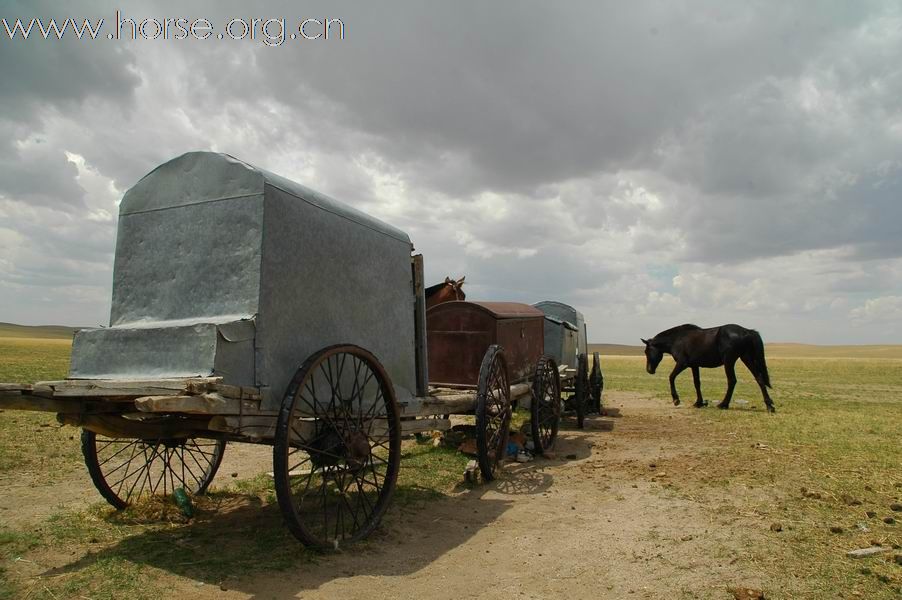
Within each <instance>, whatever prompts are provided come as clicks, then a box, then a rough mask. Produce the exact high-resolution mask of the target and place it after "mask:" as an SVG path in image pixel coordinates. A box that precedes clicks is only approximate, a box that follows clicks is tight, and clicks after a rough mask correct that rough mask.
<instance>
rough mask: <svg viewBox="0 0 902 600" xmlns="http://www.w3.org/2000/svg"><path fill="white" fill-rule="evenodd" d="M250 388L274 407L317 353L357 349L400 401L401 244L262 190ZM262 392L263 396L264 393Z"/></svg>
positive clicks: (405, 291)
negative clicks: (376, 364) (379, 369)
mask: <svg viewBox="0 0 902 600" xmlns="http://www.w3.org/2000/svg"><path fill="white" fill-rule="evenodd" d="M265 195H266V201H265V202H266V207H265V221H264V245H263V262H262V277H261V282H260V317H259V320H258V323H257V326H258V334H257V351H258V354H257V357H258V358H257V361H258V368H257V376H258V384H259V385H261V386H264V387H265V388H266V390H265V393H264V401H265V402H266V403H267V404H268V405H270V406H271V407H274V406H275V405H276V404H277V403H279V402H281V397H282V394H283V393H284V391H285V389H286V388H287V386H288V383H289V381H290V380H291V377H292V376H293V375H294V373H295V370H296V369H297V367H298V366H299V365H300V364H301V363H302V362H303V361H304V360H305V359H306V358H307V357H308V356H309V355H311V354H312V353H314V352H316V351H317V350H319V349H321V348H323V347H326V346H331V345H333V344H339V343H350V344H356V345H358V346H361V347H363V348H366V349H367V350H369V351H370V352H372V353H373V354H375V355H376V357H377V358H378V359H379V360H380V362H381V363H382V364H383V366H384V367H385V369H386V370H387V371H388V373H389V375H390V376H391V378H392V383H393V384H394V385H395V389H396V392H397V393H398V395H399V396H400V397H402V398H409V397H412V396H413V391H414V390H415V389H416V351H415V345H414V340H415V332H414V303H415V297H414V290H413V275H412V271H411V251H412V246H411V244H410V241H409V240H408V239H406V236H404V237H403V238H402V239H399V238H398V236H397V235H396V234H395V232H394V231H385V230H381V229H379V228H376V227H368V226H361V223H359V222H357V221H356V220H352V219H349V218H347V215H344V214H339V213H338V212H336V211H334V210H326V209H324V208H322V207H321V206H320V205H319V204H312V203H308V202H306V201H304V199H303V198H299V197H297V196H294V195H292V194H290V193H288V192H287V191H285V190H283V189H280V188H276V187H272V186H267V188H266V194H265ZM261 362H262V365H261ZM267 390H268V392H267Z"/></svg>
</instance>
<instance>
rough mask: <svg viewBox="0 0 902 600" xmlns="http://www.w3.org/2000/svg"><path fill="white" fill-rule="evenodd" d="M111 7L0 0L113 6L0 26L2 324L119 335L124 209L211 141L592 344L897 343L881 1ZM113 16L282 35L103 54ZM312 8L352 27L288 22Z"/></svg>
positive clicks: (901, 244)
mask: <svg viewBox="0 0 902 600" xmlns="http://www.w3.org/2000/svg"><path fill="white" fill-rule="evenodd" d="M125 4H126V3H124V2H123V3H122V4H115V3H106V2H93V3H92V2H67V3H64V4H61V3H59V2H34V1H32V0H28V1H26V0H12V1H10V0H3V1H2V2H0V17H3V18H6V19H7V21H8V22H9V23H12V22H14V20H15V18H21V19H23V20H24V21H27V20H30V19H31V18H32V17H44V18H46V17H56V18H57V19H59V20H62V19H65V18H68V17H73V18H77V19H79V20H81V19H85V18H89V19H93V20H94V21H95V22H96V21H97V20H98V19H99V18H104V20H105V23H104V26H103V27H104V29H102V31H101V34H100V36H98V39H97V40H94V41H90V40H81V41H79V40H77V39H74V38H73V37H72V36H71V35H69V36H68V37H67V38H66V39H64V40H63V41H58V40H43V39H41V38H40V37H39V36H37V35H34V34H33V35H32V36H31V37H29V39H28V40H27V41H23V40H22V39H16V40H15V41H10V39H9V37H8V36H7V35H6V31H5V30H3V29H0V76H2V82H3V83H2V85H0V321H10V322H17V323H27V324H49V323H54V324H57V323H58V324H69V325H97V324H101V323H106V322H108V318H109V297H110V285H111V279H112V258H113V256H112V253H113V247H114V243H115V236H116V215H117V202H118V200H119V199H120V198H121V196H122V194H123V193H124V191H125V190H127V189H128V188H129V187H130V186H131V185H133V184H134V183H135V182H136V181H137V180H138V179H139V178H140V177H142V176H143V175H144V174H145V173H147V172H148V171H149V170H151V169H152V168H153V167H155V166H156V165H158V164H159V163H161V162H164V161H166V160H168V159H170V158H172V157H175V156H177V155H179V154H181V153H183V152H186V151H190V150H198V149H212V150H216V151H221V152H226V153H229V154H232V155H234V156H236V157H238V158H241V159H242V160H245V161H247V162H250V163H252V164H255V165H258V166H261V167H264V168H267V169H269V170H271V171H274V172H276V173H279V174H281V175H284V176H287V177H289V178H292V179H295V180H297V181H299V182H301V183H304V184H305V185H307V186H309V187H312V188H314V189H317V190H319V191H322V192H324V193H326V194H329V195H331V196H333V197H335V198H337V199H340V200H342V201H344V202H347V203H349V204H352V205H354V206H356V207H357V208H360V209H362V210H364V211H366V212H368V213H370V214H372V215H374V216H376V217H379V218H381V219H383V220H385V221H387V222H389V223H392V224H393V225H396V226H398V227H400V228H401V229H403V230H405V231H407V232H408V233H409V234H410V236H411V238H412V239H413V240H414V243H415V244H416V247H417V249H418V250H419V251H421V252H423V253H424V255H425V257H426V271H427V278H428V279H430V280H433V281H438V280H440V279H442V278H443V277H444V276H445V275H453V276H461V275H466V277H467V285H466V287H465V289H466V291H467V292H468V295H469V297H470V298H471V299H483V300H516V301H524V302H535V301H538V300H542V299H547V298H551V299H560V300H562V301H565V302H568V303H570V304H573V305H575V306H577V307H578V308H580V309H581V310H582V311H583V312H584V313H585V315H586V318H587V321H588V323H589V338H590V340H591V341H599V342H601V341H605V342H620V343H637V342H638V338H639V336H640V335H641V336H643V337H648V336H650V335H652V334H654V333H656V332H657V331H659V330H661V329H664V328H666V327H669V326H672V325H675V324H678V323H683V322H695V323H698V324H699V325H703V326H712V325H717V324H720V323H723V322H738V323H741V324H744V325H748V326H752V327H755V328H757V329H759V330H760V331H761V332H762V335H763V336H764V338H765V340H769V341H799V342H811V343H902V59H900V57H902V8H900V4H899V3H898V2H896V1H887V2H865V1H860V2H847V1H840V2H828V1H823V2H817V3H813V2H812V3H808V2H797V3H787V2H782V1H774V2H745V3H725V2H721V1H711V2H688V1H686V2H681V1H671V0H667V1H664V0H661V1H647V2H601V1H586V2H576V1H573V2H561V3H551V2H547V1H545V2H540V1H525V0H524V1H516V2H515V1H504V0H499V1H493V2H488V1H481V2H472V1H462V0H455V1H454V2H433V1H422V0H417V1H410V2H373V1H366V2H355V3H351V2H341V1H339V0H333V1H331V2H319V3H317V2H297V1H290V2H288V1H286V2H255V3H247V2H221V1H219V2H213V1H212V0H211V1H209V2H198V3H195V4H193V5H192V6H191V7H190V8H189V7H188V6H187V5H186V4H185V3H162V2H154V1H150V2H142V3H140V5H138V4H137V3H128V4H129V6H126V5H125ZM117 8H118V9H121V10H122V11H123V15H122V16H126V17H130V18H132V19H134V20H135V21H138V22H140V21H141V20H143V19H147V18H155V19H157V20H160V21H162V20H164V19H165V18H186V19H189V20H194V19H198V18H206V19H208V20H209V21H210V22H211V23H212V24H213V28H214V32H215V31H221V30H222V29H223V28H224V26H225V24H226V23H227V22H228V21H230V20H231V19H233V18H243V19H245V20H246V21H248V22H250V21H251V19H253V18H258V19H267V18H284V19H285V23H286V24H285V34H286V39H285V41H284V43H282V44H281V45H269V44H267V43H265V40H264V39H261V38H262V36H261V35H260V34H259V33H258V34H257V39H255V40H250V39H244V40H232V39H228V38H226V39H223V40H217V39H216V37H215V35H214V36H212V37H211V38H209V39H206V40H193V39H167V40H164V39H156V40H137V41H131V40H129V39H119V40H116V39H114V40H108V39H106V37H107V34H109V33H110V32H113V31H114V30H115V16H116V10H117ZM63 11H66V12H63ZM325 17H328V18H338V19H341V21H342V23H344V26H345V39H343V40H342V39H336V37H332V38H331V39H329V40H325V39H322V38H321V39H317V40H312V41H308V40H303V39H296V40H291V39H290V38H289V37H288V36H289V35H290V33H291V32H294V31H296V27H297V25H298V24H299V23H300V22H301V21H303V20H304V19H306V18H318V19H320V20H322V19H323V18H325ZM314 25H315V24H314ZM147 31H148V32H149V33H150V34H153V33H154V30H153V27H152V26H151V27H149V28H148V29H147ZM268 31H269V33H270V34H277V33H278V27H277V25H275V24H274V25H271V26H270V28H269V30H268ZM307 31H309V32H311V35H312V34H313V33H314V32H315V30H313V29H308V30H307ZM233 32H235V33H236V34H238V33H240V29H239V28H238V27H233ZM126 33H127V32H126ZM125 37H127V36H125ZM275 37H277V36H276V35H274V36H273V38H275Z"/></svg>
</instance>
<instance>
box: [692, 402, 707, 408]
mask: <svg viewBox="0 0 902 600" xmlns="http://www.w3.org/2000/svg"><path fill="white" fill-rule="evenodd" d="M692 406H694V407H695V408H704V407H706V406H708V403H707V402H696V403H695V404H693V405H692Z"/></svg>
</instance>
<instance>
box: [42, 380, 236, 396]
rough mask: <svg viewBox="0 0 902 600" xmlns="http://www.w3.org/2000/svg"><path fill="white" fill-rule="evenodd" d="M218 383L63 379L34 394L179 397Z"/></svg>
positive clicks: (205, 381) (206, 388) (48, 383)
mask: <svg viewBox="0 0 902 600" xmlns="http://www.w3.org/2000/svg"><path fill="white" fill-rule="evenodd" d="M221 382H222V378H221V377H192V378H184V379H182V378H179V379H147V380H134V381H130V380H120V379H66V380H63V381H42V382H39V383H37V384H35V386H34V389H35V391H36V392H38V391H41V392H46V390H48V389H49V390H50V391H51V392H52V393H53V396H55V397H57V396H59V397H76V396H80V397H103V396H107V397H115V396H131V397H142V396H179V395H184V394H186V393H187V392H188V391H189V390H191V391H195V392H199V391H201V390H203V391H207V390H209V389H210V387H211V386H212V385H214V384H218V383H221Z"/></svg>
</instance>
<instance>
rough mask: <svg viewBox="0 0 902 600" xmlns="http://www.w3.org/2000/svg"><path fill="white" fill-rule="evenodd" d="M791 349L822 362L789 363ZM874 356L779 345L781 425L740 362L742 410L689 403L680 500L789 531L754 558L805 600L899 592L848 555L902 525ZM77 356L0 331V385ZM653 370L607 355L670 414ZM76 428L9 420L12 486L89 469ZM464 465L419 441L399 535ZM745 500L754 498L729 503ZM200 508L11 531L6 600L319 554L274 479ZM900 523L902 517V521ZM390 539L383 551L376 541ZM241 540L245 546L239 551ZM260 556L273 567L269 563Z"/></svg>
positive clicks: (679, 468) (900, 424)
mask: <svg viewBox="0 0 902 600" xmlns="http://www.w3.org/2000/svg"><path fill="white" fill-rule="evenodd" d="M793 350H797V351H800V352H803V353H804V354H805V355H806V356H809V355H811V356H814V357H807V358H801V357H793V356H790V355H789V354H791V352H792V351H793ZM812 352H814V353H816V355H813V354H811V353H812ZM868 352H870V353H877V354H879V355H880V356H876V357H874V356H870V355H868V356H867V357H865V356H862V352H861V349H860V348H851V349H850V350H849V352H848V353H849V354H850V355H853V356H852V358H851V359H850V358H845V357H841V356H840V354H841V353H842V351H841V350H840V349H837V348H830V349H821V348H814V349H813V350H812V349H811V347H798V346H795V345H779V346H776V347H773V348H772V347H770V346H769V347H768V357H769V367H770V373H771V378H772V380H773V382H774V391H773V397H774V399H775V401H776V404H777V410H778V413H777V415H776V416H775V417H769V416H767V415H766V414H764V412H763V405H762V403H761V400H760V393H759V391H758V389H757V387H756V386H755V385H753V382H752V380H751V377H750V376H749V375H748V374H747V373H746V372H745V371H744V370H743V368H742V367H740V368H739V369H738V370H737V372H738V376H739V379H740V382H739V385H738V386H737V389H736V393H735V395H734V398H735V399H736V400H737V403H736V405H735V406H736V409H734V410H730V411H718V410H715V409H713V408H709V409H706V410H699V411H695V410H693V409H690V408H688V407H686V408H682V409H680V410H684V411H691V412H689V413H687V414H690V415H691V420H690V421H689V423H690V425H691V426H692V427H693V435H697V436H698V453H697V455H694V456H691V457H686V458H685V460H682V461H674V462H673V464H662V465H659V466H660V468H661V469H665V468H666V469H667V471H668V472H670V473H671V474H679V476H680V484H679V485H675V486H673V487H672V488H668V490H669V493H673V494H676V495H683V496H685V497H687V498H693V499H699V501H702V500H705V501H710V502H713V503H715V506H716V507H717V510H721V511H724V512H725V514H728V513H730V512H731V511H735V512H736V513H737V514H739V513H741V514H746V515H753V516H754V518H755V519H759V520H761V521H762V522H763V523H764V524H765V527H764V529H767V524H769V523H771V522H774V523H777V522H778V523H780V524H781V525H782V527H783V528H784V529H783V532H782V533H780V534H779V535H780V536H781V537H780V538H779V541H780V545H779V546H778V547H776V548H774V547H771V546H766V545H762V546H761V547H760V548H749V549H746V550H747V551H748V552H750V553H751V554H752V555H753V556H754V557H755V560H757V561H760V564H761V568H762V569H767V570H771V571H772V572H778V573H779V572H782V570H785V571H786V572H787V573H792V574H793V575H792V576H793V577H804V578H807V580H809V581H810V582H813V583H810V584H808V585H809V587H808V588H806V589H812V590H817V591H818V592H817V593H816V594H814V593H813V594H812V595H811V596H808V597H828V596H829V597H837V592H840V593H839V597H846V595H845V594H844V593H845V592H846V591H849V590H856V591H857V592H858V593H859V596H858V597H865V598H884V597H886V598H895V597H898V595H899V594H900V593H902V592H900V589H902V576H900V574H899V570H900V568H899V567H898V566H896V565H894V564H893V563H892V555H893V553H889V554H888V555H887V557H886V558H885V559H880V560H877V561H870V562H868V563H867V564H864V563H854V562H852V561H849V560H848V559H846V558H845V551H846V550H848V549H851V548H855V547H862V546H867V545H870V544H871V543H872V542H879V543H881V544H884V545H887V546H892V545H893V544H896V545H898V544H899V543H900V535H899V533H898V532H899V528H900V527H902V525H899V524H895V525H892V524H888V523H884V522H883V519H884V518H887V517H892V516H893V515H894V513H893V512H892V511H891V510H890V508H889V506H890V504H891V503H893V502H898V501H899V498H900V495H902V460H900V452H899V448H900V435H902V358H899V357H902V351H900V348H899V347H882V348H879V349H878V348H871V349H869V350H868ZM68 353H69V345H68V342H67V341H65V340H63V341H60V340H58V339H56V340H55V339H51V338H44V339H21V338H14V337H7V338H2V337H0V381H25V382H33V381H37V380H42V379H56V378H60V377H62V376H64V375H65V372H66V368H67V364H68ZM667 360H669V359H667ZM642 361H643V359H642V358H641V357H640V356H623V355H620V356H612V355H605V356H603V357H602V364H603V368H604V373H605V390H606V393H607V394H608V395H609V397H611V398H626V400H624V401H623V402H625V403H628V398H629V397H631V395H641V396H643V397H650V398H654V399H655V400H656V401H660V402H661V404H662V405H663V406H666V405H668V404H669V402H670V397H669V392H668V390H667V381H666V373H667V372H668V371H669V368H668V363H667V362H665V363H664V364H662V366H661V368H660V369H661V370H660V371H659V374H658V375H657V376H649V375H647V374H646V373H645V371H644V369H643V362H642ZM702 384H703V390H704V391H705V395H706V398H707V399H708V400H709V401H716V400H719V397H720V395H721V394H722V393H723V390H724V389H725V386H726V382H725V379H724V377H723V372H722V370H704V371H703V373H702ZM678 390H679V392H680V394H681V396H682V397H683V399H684V400H685V401H686V403H687V404H689V403H691V402H692V400H693V399H694V390H693V388H692V380H691V376H690V375H688V374H684V375H683V376H681V378H680V379H679V380H678ZM742 400H744V401H745V403H742V402H738V401H742ZM712 404H713V402H712ZM625 409H628V405H627V406H625ZM660 425H661V427H666V426H667V425H668V422H667V421H663V422H662V423H660ZM75 434H76V432H75V430H73V429H69V428H58V427H57V426H55V421H54V420H53V416H52V415H46V414H42V413H24V412H19V411H6V412H2V413H0V485H3V482H4V481H16V482H18V483H21V482H23V481H24V482H26V483H27V482H28V481H31V480H35V478H41V480H42V481H45V482H46V481H47V480H48V479H49V480H51V481H52V479H53V478H54V477H57V476H59V474H62V473H71V472H73V471H77V470H79V469H80V468H81V467H80V466H79V465H80V463H81V456H80V452H79V448H78V443H77V439H76V437H77V436H76V435H75ZM466 460H467V459H466V457H464V456H462V455H460V454H458V453H456V452H454V451H449V450H444V449H440V448H433V447H432V446H430V445H418V444H416V443H413V442H406V443H405V446H404V457H403V465H402V469H401V478H400V480H399V488H398V492H397V496H396V499H395V500H396V504H395V505H396V506H397V507H398V508H397V509H396V510H395V511H393V512H392V513H390V515H395V516H394V517H390V518H389V521H388V523H387V525H386V528H388V529H389V530H390V529H391V527H392V523H393V522H394V521H392V519H395V518H399V517H398V516H397V514H398V511H400V513H401V514H404V513H405V512H411V511H412V512H416V511H421V510H424V506H425V504H426V503H427V502H429V501H431V500H434V499H436V498H439V497H442V496H444V495H446V494H449V493H452V492H453V491H454V490H455V489H460V488H459V487H458V486H459V484H460V473H461V471H462V468H463V466H464V464H465V462H466ZM690 467H691V468H690ZM85 485H89V484H88V483H87V482H86V483H85ZM736 490H742V493H741V494H738V495H737V496H736V498H735V499H733V500H728V499H725V498H729V497H730V496H731V495H732V494H733V493H734V492H735V491H736ZM197 508H198V516H197V517H196V518H195V519H194V520H193V521H192V522H190V523H186V522H185V521H184V519H183V518H182V517H181V516H180V515H179V514H178V512H177V511H176V510H174V507H173V506H172V505H171V504H170V503H169V502H166V501H148V502H145V503H142V504H140V505H138V506H136V507H134V508H130V509H129V510H127V511H125V512H123V513H115V512H114V511H112V510H111V509H110V508H109V507H107V506H106V505H104V504H102V503H97V504H95V505H92V506H91V507H90V508H88V509H86V510H59V511H57V513H56V514H54V515H53V516H52V517H51V518H49V519H47V520H45V521H42V522H40V523H36V524H35V525H34V526H32V527H18V528H14V527H9V526H2V525H0V598H20V597H24V596H26V595H27V597H28V598H29V599H41V598H68V597H72V598H76V597H89V598H120V597H129V598H155V597H159V596H160V594H161V593H162V590H163V589H165V588H163V587H160V586H163V585H165V583H161V581H162V582H165V580H166V578H167V577H168V578H172V577H181V578H189V579H191V580H196V581H205V582H219V581H226V582H227V581H228V580H229V579H230V578H240V577H242V576H243V575H246V574H249V573H252V572H256V571H259V570H261V569H263V570H272V571H278V570H281V569H287V568H291V567H295V566H297V565H302V564H308V563H315V562H316V561H317V560H319V559H318V557H317V556H315V555H312V554H309V553H306V552H303V551H300V550H299V548H298V545H297V543H296V541H295V540H294V539H293V538H291V537H290V535H288V534H287V533H286V532H285V529H284V528H283V527H282V525H281V520H280V518H279V516H278V511H277V508H276V506H275V505H274V502H273V490H272V483H271V479H270V478H268V477H267V476H260V477H254V478H250V479H243V480H237V481H235V482H234V483H233V484H232V485H231V486H230V487H228V488H225V489H219V490H217V491H215V492H214V493H213V494H211V495H210V496H209V497H207V498H204V499H199V500H198V504H197ZM869 512H873V513H874V515H875V516H873V517H869V516H868V513H869ZM895 516H896V518H899V520H902V514H899V513H895ZM725 526H728V525H725ZM831 528H833V529H834V530H836V529H839V530H841V531H840V532H839V533H833V532H832V531H831ZM865 529H866V530H865ZM382 535H386V534H384V533H383V534H379V535H377V536H376V538H375V539H374V541H373V542H371V543H373V544H379V543H380V541H381V539H382V538H381V537H380V536H382ZM775 535H776V534H775ZM237 539H240V540H244V541H245V542H244V543H241V544H235V543H232V542H234V540H237ZM361 552H366V546H364V548H363V549H362V550H361ZM896 552H898V550H897V551H896ZM262 555H265V556H267V557H268V558H267V559H266V560H265V561H261V560H260V557H261V556H262ZM48 556H50V557H54V556H75V557H81V558H78V559H77V560H74V561H73V560H68V561H62V562H64V563H66V564H67V565H68V566H67V567H66V568H64V569H62V570H59V571H56V570H54V571H52V572H50V573H47V572H39V571H36V570H34V569H31V568H30V567H29V565H30V564H33V562H29V561H35V560H36V559H37V558H41V559H46V558H47V557H48ZM821 592H822V593H823V594H822V595H820V594H821ZM777 597H780V594H777Z"/></svg>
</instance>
